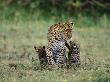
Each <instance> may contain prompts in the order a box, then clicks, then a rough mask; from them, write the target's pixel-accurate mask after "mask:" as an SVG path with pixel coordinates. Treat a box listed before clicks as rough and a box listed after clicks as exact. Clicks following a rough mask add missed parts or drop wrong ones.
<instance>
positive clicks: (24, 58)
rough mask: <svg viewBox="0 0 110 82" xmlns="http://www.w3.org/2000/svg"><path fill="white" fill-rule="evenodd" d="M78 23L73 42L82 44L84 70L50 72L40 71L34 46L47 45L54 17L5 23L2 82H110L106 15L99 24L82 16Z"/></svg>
mask: <svg viewBox="0 0 110 82" xmlns="http://www.w3.org/2000/svg"><path fill="white" fill-rule="evenodd" d="M87 20H88V21H87ZM90 20H91V19H90ZM75 21H76V24H75V26H74V28H73V37H72V40H77V41H78V42H79V43H80V45H81V54H80V55H81V67H80V68H79V69H77V70H73V69H69V70H66V69H64V70H63V69H62V70H55V71H48V70H40V67H39V62H38V58H37V55H36V53H35V51H34V48H33V46H34V45H37V46H38V45H47V38H46V37H47V30H48V27H49V26H51V25H52V24H54V23H55V22H56V21H55V20H54V18H52V19H51V20H50V21H49V20H47V19H45V20H41V19H36V20H35V19H34V20H29V19H28V20H27V21H26V20H25V21H24V20H20V19H19V17H18V18H17V19H15V20H14V21H7V20H5V19H4V20H1V22H0V82H110V24H109V22H110V21H109V20H107V17H106V16H105V15H103V16H102V17H100V20H99V21H98V23H97V24H95V23H93V24H92V23H90V22H91V21H89V19H88V17H82V16H80V15H79V18H78V19H77V20H75ZM86 21H87V22H86ZM9 64H12V65H16V66H17V68H16V69H15V68H14V66H10V65H9Z"/></svg>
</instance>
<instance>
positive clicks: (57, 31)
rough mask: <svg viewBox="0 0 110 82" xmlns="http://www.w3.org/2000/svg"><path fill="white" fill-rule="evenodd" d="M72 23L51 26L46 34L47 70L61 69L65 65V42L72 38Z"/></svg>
mask: <svg viewBox="0 0 110 82" xmlns="http://www.w3.org/2000/svg"><path fill="white" fill-rule="evenodd" d="M72 26H73V23H72V22H66V23H58V24H54V25H52V26H51V27H50V28H49V30H48V34H47V39H48V46H47V60H48V66H49V68H56V67H58V68H61V67H63V66H64V63H65V57H66V56H65V50H66V47H65V41H67V40H69V39H71V37H72Z"/></svg>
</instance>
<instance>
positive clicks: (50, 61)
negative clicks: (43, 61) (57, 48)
mask: <svg viewBox="0 0 110 82" xmlns="http://www.w3.org/2000/svg"><path fill="white" fill-rule="evenodd" d="M47 61H48V67H49V69H54V68H56V64H55V61H54V59H53V52H52V50H51V49H50V48H47Z"/></svg>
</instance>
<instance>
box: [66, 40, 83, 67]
mask: <svg viewBox="0 0 110 82" xmlns="http://www.w3.org/2000/svg"><path fill="white" fill-rule="evenodd" d="M65 45H66V47H67V48H68V50H69V52H68V65H69V67H70V68H71V67H74V69H76V68H77V67H79V66H80V64H81V61H80V44H79V43H78V42H77V41H70V42H69V44H68V43H67V42H65Z"/></svg>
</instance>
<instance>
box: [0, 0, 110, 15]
mask: <svg viewBox="0 0 110 82" xmlns="http://www.w3.org/2000/svg"><path fill="white" fill-rule="evenodd" d="M9 7H14V9H16V8H18V7H19V8H23V9H25V10H27V11H29V10H34V11H35V10H36V9H40V10H43V11H46V12H47V13H55V12H60V13H61V12H65V11H66V12H69V13H71V14H77V13H89V14H91V15H94V16H95V15H96V14H104V13H109V12H110V0H0V8H1V9H5V8H9ZM53 10H54V11H53Z"/></svg>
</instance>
